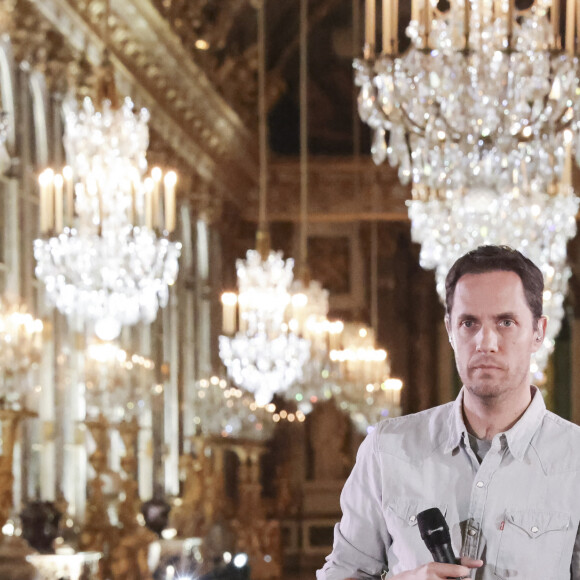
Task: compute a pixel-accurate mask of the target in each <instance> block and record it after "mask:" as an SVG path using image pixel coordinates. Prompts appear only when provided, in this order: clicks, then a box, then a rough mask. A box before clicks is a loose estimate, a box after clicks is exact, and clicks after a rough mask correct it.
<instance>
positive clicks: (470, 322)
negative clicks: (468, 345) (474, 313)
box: [461, 320, 473, 328]
mask: <svg viewBox="0 0 580 580" xmlns="http://www.w3.org/2000/svg"><path fill="white" fill-rule="evenodd" d="M461 324H462V326H464V327H465V328H471V327H472V326H473V320H464V321H463V322H462V323H461Z"/></svg>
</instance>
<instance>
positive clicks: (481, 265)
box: [445, 246, 544, 324]
mask: <svg viewBox="0 0 580 580" xmlns="http://www.w3.org/2000/svg"><path fill="white" fill-rule="evenodd" d="M497 270H502V271H505V272H515V273H516V274H517V275H518V276H519V277H520V279H521V281H522V285H523V287H524V294H525V296H526V301H527V303H528V306H529V307H530V310H531V311H532V316H533V318H534V324H536V323H537V322H538V320H539V319H540V317H541V316H542V298H543V293H544V277H543V276H542V272H541V271H540V269H539V268H538V267H537V266H536V265H535V264H534V263H533V262H532V261H531V260H530V259H528V258H526V257H525V256H524V255H523V254H522V253H520V252H518V251H517V250H514V249H513V248H510V247H508V246H479V248H477V249H475V250H472V251H471V252H467V254H465V255H463V256H461V258H459V259H458V260H457V261H456V262H455V264H453V266H451V269H450V270H449V273H448V274H447V277H446V278H445V311H446V313H447V314H448V315H449V316H450V315H451V309H452V308H453V298H454V295H455V286H457V282H459V279H460V278H461V277H462V276H465V275H466V274H484V273H486V272H494V271H497Z"/></svg>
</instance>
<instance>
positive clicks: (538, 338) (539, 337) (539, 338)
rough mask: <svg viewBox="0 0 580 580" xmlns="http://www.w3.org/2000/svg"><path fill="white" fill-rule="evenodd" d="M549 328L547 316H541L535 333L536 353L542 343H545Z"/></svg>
mask: <svg viewBox="0 0 580 580" xmlns="http://www.w3.org/2000/svg"><path fill="white" fill-rule="evenodd" d="M547 327H548V317H547V316H540V318H539V319H538V324H537V327H536V330H535V332H534V335H535V346H536V349H535V350H534V352H535V351H536V350H537V349H538V348H540V346H541V345H542V343H543V342H544V338H546V328H547Z"/></svg>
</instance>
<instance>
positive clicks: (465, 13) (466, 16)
mask: <svg viewBox="0 0 580 580" xmlns="http://www.w3.org/2000/svg"><path fill="white" fill-rule="evenodd" d="M463 17H464V20H463V34H464V36H465V50H469V0H464V4H463Z"/></svg>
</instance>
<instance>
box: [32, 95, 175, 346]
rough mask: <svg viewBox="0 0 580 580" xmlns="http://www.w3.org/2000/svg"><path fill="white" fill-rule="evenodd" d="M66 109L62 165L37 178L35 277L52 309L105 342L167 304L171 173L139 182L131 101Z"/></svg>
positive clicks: (142, 139) (141, 149)
mask: <svg viewBox="0 0 580 580" xmlns="http://www.w3.org/2000/svg"><path fill="white" fill-rule="evenodd" d="M63 109H64V121H65V132H64V148H65V153H66V159H67V163H68V166H67V167H65V168H64V169H63V172H62V175H59V174H55V172H54V171H52V170H51V169H48V170H46V171H45V172H44V173H42V174H41V176H40V231H41V237H40V238H39V239H37V240H35V242H34V255H35V258H36V260H37V265H36V275H37V277H38V278H39V279H40V280H42V281H43V282H44V284H45V285H46V292H47V299H48V301H49V302H50V303H51V304H52V305H54V306H56V307H57V308H58V310H59V311H61V312H62V313H63V314H65V315H66V316H67V317H68V318H69V319H70V320H71V321H72V322H73V323H77V324H78V323H80V322H83V321H90V322H92V323H94V325H95V332H96V333H97V335H98V336H99V337H100V338H102V339H104V340H110V339H112V338H115V337H116V336H118V334H119V332H120V330H121V327H122V326H124V325H133V324H136V323H137V322H140V321H142V322H145V323H150V322H152V321H153V320H154V319H155V317H156V316H157V310H158V308H159V307H162V308H163V307H164V306H165V305H166V304H167V301H168V297H169V286H170V285H171V284H173V283H174V281H175V279H176V277H177V272H178V268H179V265H178V258H179V255H180V251H181V244H180V243H179V242H176V241H172V236H173V232H174V229H175V184H176V176H175V173H173V172H169V173H167V174H166V175H165V178H164V179H163V178H162V174H161V170H160V169H159V168H155V169H154V170H153V171H152V174H151V177H147V178H144V175H145V171H146V169H147V162H146V158H145V155H146V152H147V147H148V144H149V130H148V125H147V123H148V120H149V113H148V111H147V110H146V109H141V111H140V112H139V113H135V112H134V106H133V103H132V102H131V100H130V99H129V98H126V99H125V100H124V101H123V104H122V105H121V106H120V107H119V108H115V107H114V106H113V105H112V104H111V102H110V101H109V100H104V101H103V103H102V108H101V110H98V109H97V108H96V107H95V105H94V104H93V102H92V101H91V99H90V98H88V97H86V98H85V99H84V101H83V103H82V107H80V108H79V107H78V105H77V102H76V100H75V99H74V98H71V97H69V98H67V99H66V100H65V102H64V104H63Z"/></svg>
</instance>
